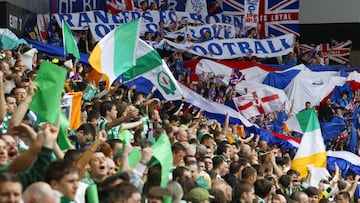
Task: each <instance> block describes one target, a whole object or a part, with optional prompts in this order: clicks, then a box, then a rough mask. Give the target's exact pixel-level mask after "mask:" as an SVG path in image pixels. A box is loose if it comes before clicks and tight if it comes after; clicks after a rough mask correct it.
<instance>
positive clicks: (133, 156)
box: [128, 148, 141, 168]
mask: <svg viewBox="0 0 360 203" xmlns="http://www.w3.org/2000/svg"><path fill="white" fill-rule="evenodd" d="M140 159H141V151H140V150H138V149H135V148H133V150H132V151H131V152H130V154H129V157H128V161H129V162H128V163H129V167H130V168H134V166H135V165H136V164H137V163H138V162H139V161H140Z"/></svg>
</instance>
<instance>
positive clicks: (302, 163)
mask: <svg viewBox="0 0 360 203" xmlns="http://www.w3.org/2000/svg"><path fill="white" fill-rule="evenodd" d="M309 164H313V165H314V167H318V168H325V167H326V152H320V153H316V154H312V155H311V156H307V157H302V158H297V159H294V160H293V161H292V163H291V169H295V170H297V171H299V172H300V177H301V178H303V177H306V176H307V174H308V172H307V167H308V165H309Z"/></svg>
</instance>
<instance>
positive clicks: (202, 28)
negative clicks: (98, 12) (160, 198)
mask: <svg viewBox="0 0 360 203" xmlns="http://www.w3.org/2000/svg"><path fill="white" fill-rule="evenodd" d="M119 25H120V24H117V25H115V24H105V23H89V28H90V31H91V35H92V36H93V37H94V38H95V41H100V40H101V39H102V38H103V37H104V36H105V35H106V34H107V33H109V32H110V31H111V30H113V29H114V28H115V27H116V26H119ZM158 29H159V25H158V24H157V23H141V31H140V33H141V35H142V36H143V35H144V33H145V32H150V33H155V32H156V31H157V30H158ZM206 31H208V32H209V33H210V38H211V39H233V38H235V27H234V26H233V25H230V24H225V23H214V24H206V25H199V26H188V27H184V28H181V29H180V30H177V31H175V32H166V31H165V32H164V34H165V37H166V38H169V39H175V38H177V37H178V36H183V37H184V38H186V35H189V36H190V38H191V39H192V40H195V41H197V40H199V39H201V38H203V37H204V36H205V32H206Z"/></svg>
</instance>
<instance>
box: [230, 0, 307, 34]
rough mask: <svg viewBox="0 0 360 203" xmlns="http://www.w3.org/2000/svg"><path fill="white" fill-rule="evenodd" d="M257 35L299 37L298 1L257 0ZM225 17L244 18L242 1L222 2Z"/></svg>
mask: <svg viewBox="0 0 360 203" xmlns="http://www.w3.org/2000/svg"><path fill="white" fill-rule="evenodd" d="M259 1H260V5H259V26H258V28H259V33H260V35H261V36H280V35H284V34H287V33H292V34H294V35H296V36H299V35H300V34H299V0H259ZM223 10H224V14H225V15H237V16H244V14H245V6H244V0H224V1H223Z"/></svg>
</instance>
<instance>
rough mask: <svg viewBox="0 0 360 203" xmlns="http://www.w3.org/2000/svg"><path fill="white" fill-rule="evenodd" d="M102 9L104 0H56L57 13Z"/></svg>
mask: <svg viewBox="0 0 360 203" xmlns="http://www.w3.org/2000/svg"><path fill="white" fill-rule="evenodd" d="M104 9H105V1H104V0H56V11H57V13H75V12H83V11H92V10H104Z"/></svg>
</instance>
